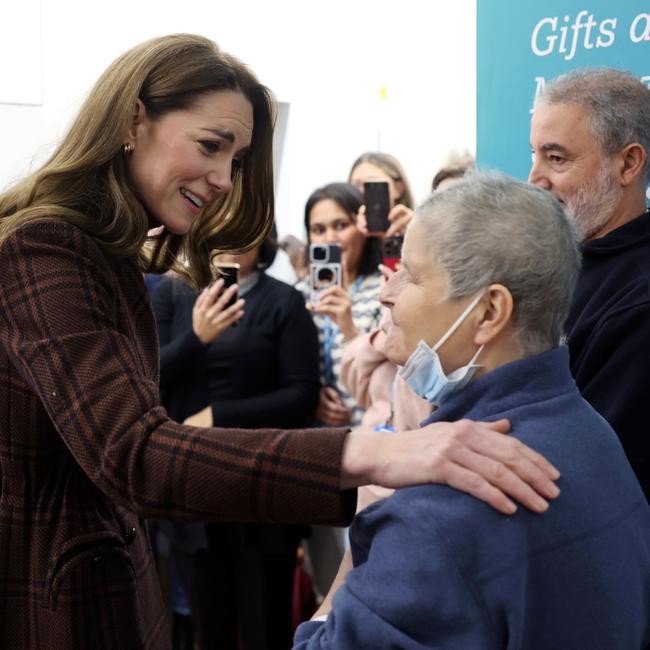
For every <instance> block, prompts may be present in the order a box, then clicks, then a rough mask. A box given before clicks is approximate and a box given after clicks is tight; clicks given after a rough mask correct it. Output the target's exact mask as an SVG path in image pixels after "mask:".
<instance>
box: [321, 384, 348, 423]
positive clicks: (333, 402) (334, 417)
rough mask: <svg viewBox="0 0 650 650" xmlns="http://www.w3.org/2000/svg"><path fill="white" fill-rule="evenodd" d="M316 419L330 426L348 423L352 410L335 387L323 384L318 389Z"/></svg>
mask: <svg viewBox="0 0 650 650" xmlns="http://www.w3.org/2000/svg"><path fill="white" fill-rule="evenodd" d="M316 419H317V420H319V421H320V422H322V423H323V424H327V425H328V426H330V427H343V426H345V425H347V424H350V421H351V420H352V412H351V411H350V409H349V408H348V407H347V406H345V405H344V404H343V400H342V399H341V396H340V395H339V394H338V392H337V391H336V389H335V388H332V387H331V386H325V387H323V388H321V389H320V395H319V397H318V408H317V409H316Z"/></svg>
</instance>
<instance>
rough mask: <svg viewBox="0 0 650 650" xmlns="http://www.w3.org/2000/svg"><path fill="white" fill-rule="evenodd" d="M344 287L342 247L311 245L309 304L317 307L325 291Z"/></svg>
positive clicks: (337, 245) (336, 245) (335, 245)
mask: <svg viewBox="0 0 650 650" xmlns="http://www.w3.org/2000/svg"><path fill="white" fill-rule="evenodd" d="M342 286H343V271H342V268H341V246H340V245H339V244H311V245H310V246H309V302H310V303H311V304H312V305H315V304H316V303H317V302H318V300H319V298H320V294H321V293H323V291H325V290H326V289H329V288H330V287H342Z"/></svg>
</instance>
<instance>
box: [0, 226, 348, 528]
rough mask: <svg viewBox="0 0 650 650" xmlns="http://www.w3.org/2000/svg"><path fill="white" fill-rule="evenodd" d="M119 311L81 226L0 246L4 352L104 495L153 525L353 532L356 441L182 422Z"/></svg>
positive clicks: (32, 231) (30, 229)
mask: <svg viewBox="0 0 650 650" xmlns="http://www.w3.org/2000/svg"><path fill="white" fill-rule="evenodd" d="M118 297H119V284H118V276H117V275H116V273H115V271H114V270H113V268H112V265H111V264H109V262H108V261H107V258H106V257H105V256H104V255H103V253H102V252H101V250H100V249H99V248H98V247H97V245H96V244H95V243H94V241H93V240H92V239H91V238H90V237H88V236H87V235H85V234H83V233H82V232H81V231H80V230H79V229H78V228H76V227H74V226H71V225H69V224H66V223H63V222H54V221H41V222H36V223H32V224H29V225H26V226H23V227H22V228H20V229H19V230H18V231H16V232H14V233H13V234H12V235H10V236H9V237H8V238H7V239H6V240H5V241H4V243H3V244H2V248H1V249H0V344H1V345H2V346H3V347H4V348H5V350H6V352H7V355H8V357H9V359H10V362H11V364H12V366H13V368H14V369H15V372H17V373H18V374H19V375H20V376H21V377H22V378H23V379H24V381H25V382H27V384H28V385H29V386H30V388H31V390H33V391H34V392H35V393H36V395H37V396H38V398H39V400H40V402H41V404H42V406H43V408H44V409H45V411H46V413H47V415H48V416H49V419H50V421H51V423H52V426H53V428H54V429H55V430H56V433H57V434H58V435H59V436H60V438H61V439H62V441H63V442H64V444H65V445H66V446H67V448H68V450H69V451H70V453H71V454H72V456H73V457H74V459H75V461H76V463H77V464H78V465H79V466H80V467H81V469H82V470H83V471H84V472H85V474H86V475H87V476H88V477H89V479H90V480H91V481H92V482H93V483H94V484H95V485H96V486H97V487H98V488H99V489H101V490H102V491H103V492H104V493H105V494H106V495H107V496H108V497H109V498H110V499H112V500H113V501H114V502H116V503H118V504H120V505H123V506H124V507H126V508H128V509H130V510H131V511H132V512H134V513H136V514H138V515H140V516H145V517H152V518H167V519H186V520H199V521H214V520H225V521H248V520H254V519H255V520H265V521H285V522H296V523H302V522H310V521H312V522H331V523H336V522H338V523H341V522H342V521H343V520H346V519H348V518H349V517H350V516H351V515H352V513H353V511H354V496H353V495H350V494H345V495H342V494H341V493H340V491H339V484H340V462H341V452H342V446H343V442H344V438H345V431H343V430H327V429H323V430H302V431H278V430H263V431H243V430H228V429H197V428H193V427H186V426H183V425H180V424H177V423H175V422H172V421H170V419H169V418H168V417H167V414H166V412H165V411H164V409H163V408H162V407H160V405H159V391H158V386H157V382H156V380H155V379H156V378H155V377H152V376H150V375H148V374H147V373H146V372H145V370H144V368H143V363H142V360H141V359H140V356H139V353H138V350H137V348H136V345H135V340H134V335H133V333H131V332H129V331H128V328H124V327H123V326H122V328H120V326H119V325H118V323H123V321H124V318H123V315H122V319H121V320H120V318H119V316H120V313H121V310H123V308H124V305H123V304H121V303H120V301H119V299H118ZM142 308H143V309H148V307H147V306H146V305H144V306H143V307H142ZM30 421H32V420H30ZM48 430H50V429H48ZM14 433H15V436H14V437H16V438H18V437H19V435H20V434H19V433H16V432H14Z"/></svg>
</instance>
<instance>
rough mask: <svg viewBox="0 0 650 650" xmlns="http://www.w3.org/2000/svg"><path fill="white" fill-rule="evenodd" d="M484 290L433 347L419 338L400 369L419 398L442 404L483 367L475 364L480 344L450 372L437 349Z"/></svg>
mask: <svg viewBox="0 0 650 650" xmlns="http://www.w3.org/2000/svg"><path fill="white" fill-rule="evenodd" d="M483 293H484V292H483V291H481V293H480V294H479V295H478V296H476V298H474V300H472V302H471V303H470V304H469V305H467V308H466V309H465V311H463V313H462V314H461V315H460V316H459V317H458V318H457V319H456V322H455V323H454V324H453V325H452V326H451V327H450V328H449V329H448V330H447V332H446V333H445V334H444V335H443V336H442V338H441V339H440V340H439V341H438V342H437V343H436V344H435V345H434V346H433V348H430V347H429V346H428V345H427V344H426V343H425V342H424V341H420V342H419V343H418V346H417V347H416V348H415V350H414V351H413V354H411V356H410V357H409V358H408V360H407V361H406V364H405V365H404V367H403V368H402V370H401V371H400V376H401V377H402V379H404V381H405V382H406V383H407V384H408V385H409V386H410V387H411V389H412V390H413V391H414V392H415V393H417V394H418V395H419V396H420V397H423V398H424V399H426V400H428V401H429V402H431V403H432V404H433V405H434V406H440V405H441V404H442V403H443V402H444V401H445V400H446V399H447V398H448V397H449V396H450V395H451V394H452V393H455V392H456V391H459V390H461V389H462V388H464V387H465V386H467V384H468V383H469V382H470V380H471V379H472V377H473V376H474V373H475V372H476V371H477V370H478V369H479V368H480V367H481V366H480V364H477V363H474V362H475V361H476V359H477V358H478V355H479V354H481V351H482V350H483V346H481V347H480V348H479V349H478V350H477V351H476V354H475V355H474V356H473V357H472V359H471V360H470V362H469V363H468V364H467V365H464V366H461V367H460V368H457V369H456V370H454V371H453V372H450V373H449V374H448V375H446V374H445V371H444V370H443V369H442V364H441V363H440V357H439V356H438V350H439V349H440V348H441V346H442V345H443V344H444V343H445V342H446V341H447V339H448V338H449V337H450V336H451V335H452V334H453V333H454V332H455V331H456V330H457V329H458V328H459V327H460V325H461V323H462V322H463V321H464V320H465V319H466V318H467V316H468V314H469V313H470V312H471V311H472V309H474V307H476V305H477V304H478V302H479V300H480V299H481V298H482V297H483Z"/></svg>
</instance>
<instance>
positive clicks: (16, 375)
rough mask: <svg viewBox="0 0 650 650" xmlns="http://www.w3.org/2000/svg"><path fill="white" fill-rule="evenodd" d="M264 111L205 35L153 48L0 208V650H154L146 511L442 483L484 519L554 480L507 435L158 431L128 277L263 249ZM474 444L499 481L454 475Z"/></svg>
mask: <svg viewBox="0 0 650 650" xmlns="http://www.w3.org/2000/svg"><path fill="white" fill-rule="evenodd" d="M273 114H274V107H273V101H272V98H271V95H270V93H269V91H268V90H267V89H266V88H265V87H264V86H263V85H262V84H260V83H259V81H258V80H257V79H256V78H255V76H254V75H253V74H252V73H251V71H250V70H249V69H248V68H246V66H244V65H243V64H242V63H240V62H239V61H238V60H236V59H235V58H233V57H231V56H229V55H228V54H225V53H223V52H222V51H221V50H220V49H219V48H218V47H217V46H216V45H215V43H213V42H212V41H210V40H209V39H206V38H204V37H201V36H193V35H188V34H176V35H172V36H163V37H159V38H155V39H152V40H150V41H147V42H145V43H142V44H141V45H139V46H136V47H134V48H133V49H131V50H129V51H127V52H126V53H125V54H123V55H122V56H120V57H119V58H118V59H117V60H116V61H115V62H114V63H112V64H111V65H110V66H109V67H108V69H107V70H106V71H105V72H104V74H103V75H102V76H101V77H100V79H99V80H98V82H97V83H96V84H95V86H94V88H93V89H92V90H91V91H90V93H89V95H88V97H87V99H86V100H85V102H84V104H83V105H82V107H81V109H80V111H79V114H78V116H77V117H76V119H75V120H74V122H73V123H72V126H71V127H70V130H69V132H68V133H67V135H65V136H64V137H63V139H62V141H61V143H60V144H59V146H58V147H57V148H56V150H55V151H54V153H53V154H52V156H51V157H50V159H49V160H48V161H47V162H45V163H44V165H43V166H41V167H40V168H39V169H37V170H36V171H34V172H33V173H32V174H30V175H29V176H27V177H26V178H24V179H23V180H21V181H19V182H18V183H17V184H16V185H15V186H13V187H11V188H10V189H9V190H7V191H6V192H4V193H3V194H0V476H1V477H2V489H1V490H0V602H2V607H0V630H1V632H0V634H1V635H2V637H3V638H2V639H0V645H2V646H3V647H14V648H34V647H46V646H48V647H54V648H57V649H58V650H65V649H67V648H100V647H101V648H134V647H137V648H156V649H159V648H167V647H168V641H167V638H168V634H167V626H166V622H165V610H164V607H163V603H162V600H161V597H160V588H159V585H158V580H157V577H156V572H155V567H154V562H153V558H152V555H151V550H150V547H149V543H148V540H147V537H146V533H145V530H144V528H143V525H142V523H141V520H142V518H144V517H148V518H158V519H177V520H194V521H233V520H240V521H252V520H265V521H269V520H272V521H284V522H289V521H291V522H294V523H304V522H309V521H311V522H314V521H317V522H318V521H320V522H322V523H337V522H338V523H342V522H344V521H346V520H348V519H349V517H350V516H351V514H352V511H353V509H354V500H355V499H354V493H353V492H352V491H350V490H349V488H353V487H356V486H358V485H361V484H365V483H370V482H375V483H380V484H382V483H383V484H386V485H388V486H397V485H410V484H413V483H418V482H430V481H449V482H450V483H452V484H454V483H455V484H458V485H459V486H461V485H464V486H465V488H466V489H468V490H470V491H474V492H475V493H478V494H479V495H481V496H482V497H483V498H484V499H485V500H487V501H488V502H491V503H493V504H494V505H495V506H496V507H499V506H501V507H503V505H504V501H502V499H506V497H505V494H504V492H503V491H504V490H505V491H506V492H509V493H510V494H513V495H514V496H516V497H517V498H522V499H524V501H526V500H527V498H528V497H529V496H530V494H529V493H528V491H527V489H526V488H528V489H530V487H528V486H529V485H532V486H534V487H535V489H536V490H540V491H542V492H543V491H544V488H545V486H546V485H547V481H548V477H549V476H550V477H553V476H555V474H554V473H553V471H552V470H551V469H550V468H549V466H548V465H547V464H543V463H542V461H541V460H540V458H538V457H537V456H534V457H533V459H532V460H531V456H530V451H529V450H527V449H522V448H521V447H519V446H518V445H516V444H515V443H514V442H513V441H510V440H509V439H508V437H507V436H503V435H502V434H503V433H504V432H505V431H507V429H508V423H507V422H501V423H494V424H490V425H483V424H479V423H472V424H469V423H463V422H459V423H456V424H453V425H441V426H437V427H436V425H433V427H430V428H429V429H424V430H422V431H415V432H412V434H411V435H405V436H399V437H398V438H399V440H393V439H391V438H389V437H388V436H386V435H382V434H365V433H363V432H359V431H352V432H348V431H346V430H344V429H343V430H341V429H329V430H328V429H324V430H298V431H294V430H279V429H263V430H255V431H252V430H247V431H243V430H233V429H228V428H216V427H215V428H209V429H201V428H198V427H192V426H188V425H182V424H178V423H176V422H174V421H173V420H171V418H170V417H169V416H168V415H167V413H166V411H165V409H164V408H162V407H161V405H160V391H159V386H158V376H159V356H158V339H157V335H156V327H155V321H154V318H153V313H152V311H151V307H150V304H149V301H148V299H147V295H146V290H145V285H144V281H143V277H142V272H143V271H146V272H156V273H162V272H165V271H167V270H168V269H170V268H172V267H174V268H175V269H176V270H178V272H179V273H181V274H183V275H184V276H186V277H188V278H189V279H190V280H191V281H192V282H193V283H194V284H195V285H196V286H198V287H202V286H205V285H207V283H208V282H209V280H210V279H211V275H210V259H209V252H210V251H212V250H213V249H215V248H219V249H220V250H223V251H242V250H250V249H251V248H254V247H255V246H257V245H259V243H261V241H262V240H263V239H264V238H265V237H266V235H267V234H268V232H269V231H270V228H271V226H272V223H273V174H272V135H273ZM152 230H153V231H154V232H153V233H152V234H151V235H149V232H150V231H152ZM186 263H189V266H186ZM219 295H220V287H219V286H218V285H216V286H213V287H211V288H209V289H206V290H205V294H204V300H206V301H207V302H209V303H214V302H216V301H217V300H218V299H219ZM431 429H434V430H435V429H437V430H438V433H440V434H441V435H436V436H433V435H431ZM485 436H487V437H488V438H490V437H491V436H496V440H498V441H499V442H500V443H501V451H502V453H501V454H497V455H496V457H499V462H501V461H503V463H504V466H505V467H507V471H506V476H507V478H508V479H509V480H506V481H505V482H504V481H503V473H502V472H499V475H498V476H496V475H494V462H495V455H494V454H493V453H491V452H490V451H488V454H487V455H488V456H490V458H484V461H485V462H484V463H479V465H476V464H475V463H472V465H473V468H474V469H473V470H469V469H468V470H467V471H468V472H469V474H470V477H471V480H469V481H468V480H467V479H468V475H467V473H461V475H459V473H458V471H457V468H458V462H459V461H461V457H460V456H457V455H456V454H452V455H451V456H450V455H449V453H448V452H449V449H450V447H449V444H450V442H451V443H453V444H452V446H453V447H454V448H455V449H456V451H457V452H458V451H460V450H461V449H467V446H468V444H469V445H473V444H475V443H476V442H477V441H481V442H482V441H484V440H486V439H487V438H486V437H485ZM443 441H444V442H445V450H446V453H445V454H444V458H443V456H441V453H440V452H441V451H442V450H441V449H440V448H439V447H438V445H439V444H441V443H442V442H443ZM433 447H435V448H436V449H435V450H434V449H433ZM506 450H507V451H506ZM513 450H514V453H515V455H513ZM513 461H514V462H513ZM540 463H542V464H540ZM519 476H521V477H522V479H523V480H522V479H519V478H517V477H519ZM474 477H486V479H487V480H485V481H484V482H483V479H480V478H479V480H478V481H477V480H476V479H475V478H474ZM513 479H514V480H515V483H514V484H513V483H512V480H513ZM513 487H514V488H515V489H514V490H513ZM517 488H519V489H517ZM344 490H347V491H344ZM522 490H523V491H522ZM517 495H519V496H517Z"/></svg>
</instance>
